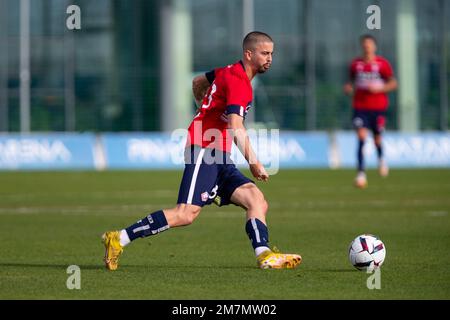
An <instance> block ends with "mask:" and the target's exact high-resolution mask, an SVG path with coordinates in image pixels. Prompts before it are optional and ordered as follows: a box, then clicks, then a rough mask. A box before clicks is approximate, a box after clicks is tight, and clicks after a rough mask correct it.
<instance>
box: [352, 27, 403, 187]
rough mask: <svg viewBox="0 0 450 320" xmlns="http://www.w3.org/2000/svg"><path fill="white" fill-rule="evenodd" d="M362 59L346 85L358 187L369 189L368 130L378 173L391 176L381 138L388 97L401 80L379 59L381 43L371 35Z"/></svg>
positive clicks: (354, 64)
mask: <svg viewBox="0 0 450 320" xmlns="http://www.w3.org/2000/svg"><path fill="white" fill-rule="evenodd" d="M360 43H361V49H362V57H358V58H355V59H354V60H353V61H352V63H351V65H350V81H349V82H348V83H346V84H345V86H344V92H345V93H346V94H347V95H352V94H353V109H354V111H353V126H354V127H355V129H356V133H357V136H358V152H357V158H358V174H357V176H356V179H355V185H356V186H357V187H359V188H364V187H366V186H367V177H366V173H365V167H364V154H363V147H364V143H365V140H366V138H367V129H370V130H372V132H373V136H374V142H375V146H376V149H377V154H378V169H379V173H380V175H381V176H384V177H385V176H387V175H388V172H389V169H388V166H387V164H386V161H385V159H384V158H383V147H382V140H381V134H382V132H383V131H384V128H385V123H386V110H387V108H388V104H389V101H388V97H387V95H386V93H388V92H390V91H393V90H395V89H396V88H397V80H396V79H395V78H394V73H393V71H392V67H391V65H390V64H389V62H388V61H387V60H386V59H385V58H383V57H381V56H378V55H376V50H377V42H376V39H375V38H374V37H373V36H371V35H363V36H361V38H360Z"/></svg>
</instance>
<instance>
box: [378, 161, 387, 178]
mask: <svg viewBox="0 0 450 320" xmlns="http://www.w3.org/2000/svg"><path fill="white" fill-rule="evenodd" d="M378 173H379V174H380V176H382V177H387V176H388V175H389V167H388V166H387V164H386V161H384V160H383V159H381V160H380V162H379V164H378Z"/></svg>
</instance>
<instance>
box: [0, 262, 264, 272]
mask: <svg viewBox="0 0 450 320" xmlns="http://www.w3.org/2000/svg"><path fill="white" fill-rule="evenodd" d="M70 265H74V263H69V264H51V263H33V262H0V267H11V268H50V269H59V270H61V269H63V270H66V269H67V268H68V267H69V266H70ZM77 266H78V267H80V269H81V270H105V265H104V264H103V263H99V264H79V265H77ZM120 269H122V270H126V269H129V270H132V269H166V270H170V269H174V270H179V269H215V270H217V269H241V270H251V269H257V268H256V267H253V266H247V265H242V266H231V265H230V266H217V265H201V264H198V265H175V266H169V265H144V264H143V265H128V264H123V265H122V266H121V267H120Z"/></svg>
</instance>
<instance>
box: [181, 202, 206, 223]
mask: <svg viewBox="0 0 450 320" xmlns="http://www.w3.org/2000/svg"><path fill="white" fill-rule="evenodd" d="M200 210H201V208H200V207H197V206H185V207H183V208H182V210H179V212H178V218H179V220H180V222H181V223H182V224H183V225H190V224H192V222H194V220H195V219H196V218H197V217H198V215H199V214H200Z"/></svg>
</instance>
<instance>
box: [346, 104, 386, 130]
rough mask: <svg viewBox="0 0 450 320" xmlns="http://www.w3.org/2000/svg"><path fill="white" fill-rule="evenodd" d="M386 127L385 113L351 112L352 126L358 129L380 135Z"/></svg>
mask: <svg viewBox="0 0 450 320" xmlns="http://www.w3.org/2000/svg"><path fill="white" fill-rule="evenodd" d="M385 125H386V112H383V111H361V110H354V111H353V126H354V127H355V128H356V129H358V128H367V129H370V130H372V132H373V133H374V134H380V133H382V132H383V131H384V128H385Z"/></svg>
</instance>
